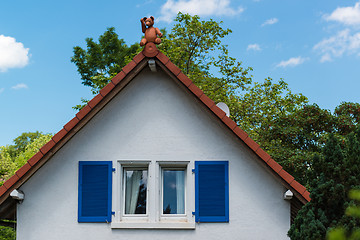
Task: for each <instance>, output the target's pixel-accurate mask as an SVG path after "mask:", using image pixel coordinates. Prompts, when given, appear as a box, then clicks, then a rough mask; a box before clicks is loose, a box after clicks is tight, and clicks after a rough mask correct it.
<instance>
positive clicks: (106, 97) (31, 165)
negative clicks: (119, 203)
mask: <svg viewBox="0 0 360 240" xmlns="http://www.w3.org/2000/svg"><path fill="white" fill-rule="evenodd" d="M152 54H153V53H152ZM146 55H147V53H146V52H142V53H140V54H139V55H137V56H136V57H135V58H134V59H133V61H131V62H130V63H129V64H128V65H127V66H125V67H124V69H123V70H122V71H121V72H120V73H119V74H118V75H117V76H116V77H114V78H113V79H112V81H111V82H110V83H109V84H108V85H107V86H106V87H104V89H102V90H101V91H100V93H99V94H98V95H97V96H95V97H94V98H93V99H92V100H91V101H90V102H89V103H88V105H87V106H86V107H85V108H83V109H82V110H81V111H80V112H79V113H78V114H76V116H75V117H74V118H73V119H72V120H70V121H69V122H68V123H67V124H66V125H65V126H64V128H63V129H62V130H60V131H59V132H58V133H57V134H56V135H55V136H54V137H53V138H52V140H51V141H50V142H49V143H47V144H46V145H45V146H44V147H43V148H41V149H40V151H39V152H38V153H37V154H36V155H34V157H32V158H31V159H29V161H28V163H27V164H25V165H24V166H23V167H22V168H21V169H19V170H18V171H17V172H16V174H15V175H14V176H13V177H11V178H10V179H9V180H8V181H6V182H5V184H4V185H3V186H2V187H1V188H0V203H3V202H4V201H5V200H6V199H8V198H9V193H10V192H11V191H12V190H13V189H16V188H18V187H20V186H21V185H22V184H23V183H24V182H26V181H27V180H28V179H29V178H30V177H31V176H32V175H33V174H34V173H35V172H36V171H37V170H38V169H40V167H41V166H43V164H45V163H46V162H47V161H48V160H49V159H50V158H51V157H52V156H53V155H54V154H55V153H56V152H57V151H59V150H60V149H61V148H62V147H63V146H65V145H66V144H67V143H68V141H69V140H70V139H71V138H73V137H74V136H76V135H78V136H77V137H81V132H82V131H80V132H79V130H80V129H82V128H84V129H85V128H89V127H90V126H91V124H92V122H96V121H98V120H97V119H98V118H99V117H97V116H98V115H97V114H98V112H99V111H100V110H102V109H103V111H104V113H101V114H105V112H106V111H108V110H106V109H110V108H104V107H105V106H106V105H108V104H109V105H111V104H114V103H115V101H113V99H116V98H117V97H119V98H122V97H123V96H124V97H126V95H127V94H126V93H127V92H129V91H130V89H131V87H132V84H131V83H132V80H133V79H135V77H140V78H141V74H142V73H146V72H147V74H148V75H149V76H150V75H151V72H149V70H146V69H144V68H145V67H146V66H147V60H148V59H149V58H148V57H146ZM153 55H154V54H153ZM154 57H155V60H156V63H157V65H158V66H159V67H160V68H161V69H162V71H163V72H161V73H158V74H159V75H162V76H163V77H165V78H169V77H170V78H172V79H173V80H174V81H172V84H173V85H172V86H167V87H165V86H160V87H163V89H162V90H161V91H163V93H164V94H165V95H164V96H163V97H159V96H150V95H147V94H150V93H151V91H146V90H147V89H146V88H145V87H144V86H148V87H149V89H150V88H155V87H156V85H154V83H153V84H151V85H146V84H148V83H149V82H146V81H145V82H144V84H143V85H139V86H137V87H136V86H135V82H136V81H134V86H135V88H136V91H135V92H134V93H133V94H135V95H136V94H138V95H136V96H137V98H133V100H132V103H131V104H133V105H131V104H129V105H126V106H125V105H124V106H122V107H123V108H122V110H121V109H120V110H119V112H121V113H122V114H125V115H127V116H128V117H130V118H131V117H134V119H136V121H134V122H133V124H134V126H132V128H131V127H129V128H126V129H127V130H128V131H129V132H128V133H127V134H128V135H127V136H128V138H129V139H130V140H131V138H132V137H134V136H136V134H139V133H141V134H145V135H146V134H147V132H146V130H144V127H145V126H146V124H154V125H153V126H152V127H158V128H159V131H160V130H161V129H165V126H166V127H167V128H166V130H164V131H163V132H162V133H161V134H164V135H166V134H168V133H169V131H168V128H172V129H173V130H174V131H176V130H179V129H180V128H179V127H176V126H174V125H173V124H171V122H169V121H171V120H172V119H171V116H173V115H171V114H170V113H171V111H178V112H182V113H183V114H182V115H181V116H180V117H179V118H177V119H176V120H182V117H184V119H183V120H185V119H186V116H187V115H192V114H191V113H192V112H194V111H195V109H192V107H193V106H196V108H199V107H200V109H202V110H201V111H202V112H206V113H207V114H205V115H204V116H206V118H211V119H216V121H211V122H212V123H211V124H217V125H219V126H220V125H221V128H218V129H223V130H224V129H225V131H227V133H226V134H228V135H231V136H232V137H233V138H237V139H238V140H239V141H241V142H243V143H244V147H246V148H247V149H249V150H250V151H251V152H252V154H254V155H256V156H257V159H258V163H257V164H261V165H262V166H263V167H265V169H268V171H269V172H270V173H271V174H272V175H273V176H274V177H275V179H277V181H279V182H280V183H281V184H282V185H283V186H284V187H286V188H288V189H291V190H292V191H293V192H294V194H295V196H296V197H297V198H298V199H299V200H300V201H302V202H303V203H305V202H307V201H309V200H310V198H309V192H307V191H306V189H305V188H304V187H303V186H302V185H301V184H299V183H298V182H297V181H295V180H294V178H293V177H292V176H291V175H289V174H288V173H287V172H286V171H284V170H283V169H282V167H281V166H280V165H278V164H277V163H276V162H275V161H274V160H273V159H271V157H270V156H269V155H268V154H267V153H266V152H264V151H263V150H262V149H261V148H260V147H259V145H258V144H256V143H255V142H254V141H253V140H252V139H251V138H249V137H248V135H247V134H246V133H245V132H244V131H242V130H241V129H240V128H238V127H237V126H236V123H235V122H233V121H232V120H231V119H230V118H228V117H226V116H225V113H224V112H223V111H222V110H220V109H219V108H218V107H217V106H216V105H215V103H214V102H213V101H212V100H211V99H209V98H208V97H207V96H206V95H205V94H203V92H202V91H201V90H200V89H199V88H197V87H196V86H195V85H194V84H193V83H192V82H191V80H190V79H188V78H187V77H186V76H185V75H184V74H183V73H181V71H180V70H179V69H178V68H177V67H176V66H175V65H174V64H172V63H171V62H170V61H169V59H168V58H167V57H166V56H165V55H164V54H162V53H161V52H156V54H155V55H154ZM140 72H141V73H140ZM139 73H140V74H139ZM138 75H139V76H138ZM128 83H130V84H129V85H128ZM127 85H128V86H127ZM174 86H177V87H180V88H183V90H185V91H179V93H180V92H182V93H180V94H187V95H186V96H188V97H183V99H187V100H186V101H188V102H189V103H190V104H189V105H190V107H187V108H186V110H185V109H184V110H183V109H181V107H180V106H177V105H176V104H177V101H176V97H175V96H174V95H173V94H177V93H176V92H171V91H169V89H170V90H171V89H173V88H174ZM141 87H144V88H143V90H141V91H140V90H139V89H140V88H141ZM138 88H139V89H138ZM127 89H129V90H127ZM158 90H159V89H158ZM120 92H121V93H122V94H120V95H118V94H119V93H120ZM140 92H142V94H140ZM169 93H171V94H170V95H169ZM166 94H168V95H166ZM128 95H131V94H128ZM144 96H148V98H149V99H151V100H152V101H153V102H150V101H149V102H147V101H145V99H146V98H144ZM165 96H166V97H165ZM149 99H148V100H149ZM167 99H172V100H174V101H172V102H173V104H175V105H174V106H172V107H169V106H166V104H165V103H166V101H168V100H167ZM194 100H195V102H197V103H196V104H191V103H192V102H194ZM142 101H143V103H144V104H146V103H151V104H149V105H148V107H147V108H144V109H143V111H138V112H132V110H135V109H136V108H135V107H134V108H131V107H132V106H135V105H136V106H138V105H137V104H139V103H140V102H142ZM154 103H159V105H156V104H154ZM164 104H165V105H164ZM155 107H158V108H160V107H162V108H164V111H162V112H161V115H159V116H157V117H158V119H154V120H156V121H154V122H150V121H147V120H149V119H146V116H147V115H146V111H149V110H151V109H153V108H155ZM125 109H126V110H127V111H123V110H125ZM197 110H198V109H197ZM197 110H196V111H195V112H198V111H197ZM119 112H112V113H111V115H109V116H110V117H109V119H107V120H111V118H112V117H113V116H114V115H116V116H120V115H119ZM192 116H197V115H192ZM204 116H203V117H204ZM154 118H156V117H154ZM120 119H121V118H120ZM139 119H140V120H139ZM105 120H106V118H105ZM108 124H110V126H111V124H114V123H113V122H111V121H108ZM124 124H125V123H124ZM177 124H179V126H180V125H181V121H177ZM184 125H185V129H191V127H193V126H196V127H194V128H196V130H198V131H200V132H202V133H207V132H208V129H206V128H205V127H204V126H205V125H202V124H201V121H199V122H198V121H197V120H194V121H193V122H191V123H187V124H185V123H184ZM147 126H149V125H147ZM110 129H111V128H110ZM101 130H103V131H107V130H105V129H103V128H102V127H101V126H99V129H98V130H97V131H99V133H101ZM108 131H109V130H108ZM179 134H183V132H180V131H179ZM98 136H100V135H97V136H94V139H92V140H91V138H88V137H84V140H85V142H91V141H94V142H95V143H96V141H98V142H99V140H97V139H98ZM160 136H162V135H160ZM160 136H159V139H161V138H160ZM180 138H181V137H180ZM196 138H197V136H194V137H192V138H190V139H186V138H184V139H186V141H185V143H186V142H187V143H189V142H191V141H194V142H196V141H199V139H196ZM171 140H172V141H174V143H175V144H174V146H177V147H178V148H179V149H180V150H182V151H184V152H186V149H187V148H186V147H187V146H183V147H181V144H178V143H177V141H178V140H176V138H172V139H171ZM118 141H119V140H118ZM170 142H171V141H170ZM121 143H123V144H124V146H129V141H125V140H123V141H121ZM164 144H165V146H166V144H169V142H166V143H164ZM185 145H186V144H185ZM189 145H190V144H189ZM108 146H109V147H111V146H119V142H116V141H114V142H109V145H108ZM154 146H156V147H158V148H160V147H159V146H161V144H156V145H155V144H154ZM129 147H130V148H131V146H129ZM190 147H191V146H190ZM160 150H162V151H166V147H164V146H162V149H160ZM104 152H106V150H105V149H104ZM100 153H101V152H100ZM100 153H99V154H100ZM205 154H206V153H205ZM208 154H210V153H209V152H208ZM0 212H1V209H0Z"/></svg>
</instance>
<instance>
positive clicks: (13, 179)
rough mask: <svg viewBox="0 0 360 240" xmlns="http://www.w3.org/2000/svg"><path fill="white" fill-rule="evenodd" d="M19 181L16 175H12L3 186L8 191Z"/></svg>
mask: <svg viewBox="0 0 360 240" xmlns="http://www.w3.org/2000/svg"><path fill="white" fill-rule="evenodd" d="M18 180H19V177H18V175H16V174H14V175H13V176H12V177H11V178H9V179H8V180H7V181H6V182H5V183H4V186H5V187H6V188H7V189H9V188H11V186H12V185H14V184H15V183H16V182H17V181H18Z"/></svg>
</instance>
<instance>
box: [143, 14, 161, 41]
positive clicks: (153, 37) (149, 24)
mask: <svg viewBox="0 0 360 240" xmlns="http://www.w3.org/2000/svg"><path fill="white" fill-rule="evenodd" d="M140 22H141V28H142V32H143V33H145V38H143V39H141V41H140V46H144V45H145V44H146V43H149V42H153V43H155V44H160V43H161V39H160V38H161V37H162V33H161V32H160V30H159V29H158V28H155V27H153V25H154V17H153V16H151V17H149V18H147V17H144V18H142V19H140ZM157 36H159V37H157Z"/></svg>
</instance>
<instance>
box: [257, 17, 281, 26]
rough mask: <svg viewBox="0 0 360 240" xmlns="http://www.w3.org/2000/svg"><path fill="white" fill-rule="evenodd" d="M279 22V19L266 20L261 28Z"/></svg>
mask: <svg viewBox="0 0 360 240" xmlns="http://www.w3.org/2000/svg"><path fill="white" fill-rule="evenodd" d="M278 21H279V19H277V18H270V19H268V20H266V21H265V22H264V23H263V24H261V26H262V27H263V26H266V25H273V24H275V23H277V22H278Z"/></svg>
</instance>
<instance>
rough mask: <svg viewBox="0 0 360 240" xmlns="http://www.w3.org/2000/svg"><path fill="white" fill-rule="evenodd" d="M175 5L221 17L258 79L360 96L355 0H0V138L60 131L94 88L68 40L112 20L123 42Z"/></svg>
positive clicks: (327, 94)
mask: <svg viewBox="0 0 360 240" xmlns="http://www.w3.org/2000/svg"><path fill="white" fill-rule="evenodd" d="M178 11H182V12H188V13H190V14H198V15H200V16H201V17H202V18H203V19H209V18H213V19H214V20H216V21H223V27H225V28H230V29H232V31H233V33H232V34H231V35H230V36H228V37H226V39H224V41H223V42H224V43H226V44H228V45H229V50H230V55H231V56H233V57H236V58H237V59H238V60H241V61H242V62H243V64H244V66H251V67H253V68H254V71H253V75H254V80H255V81H263V79H264V78H265V77H268V76H270V77H272V78H273V79H275V80H278V79H280V78H283V79H284V80H285V81H286V82H287V83H288V84H289V87H290V89H291V90H292V91H293V92H295V93H302V94H304V95H305V96H307V97H308V98H309V100H310V102H311V103H317V104H318V105H319V106H320V107H322V108H326V109H329V110H331V111H333V110H334V108H335V107H336V106H337V105H339V104H340V102H342V101H352V102H360V95H359V94H358V89H359V86H360V81H359V76H360V67H359V63H360V2H358V1H353V0H348V1H340V0H327V1H325V0H318V1H301V0H287V1H284V0H273V1H266V0H242V1H235V0H144V1H119V0H117V1H115V0H102V1H91V0H86V1H85V0H71V1H70V0H62V1H45V0H33V1H25V0H17V1H12V0H1V2H0V107H1V108H0V109H1V112H0V146H2V145H6V144H12V140H13V139H14V138H15V137H17V136H19V135H20V134H21V133H22V132H29V131H36V130H38V131H42V132H44V133H56V132H57V131H59V130H60V129H61V128H62V127H63V125H64V124H65V123H67V122H68V121H69V120H70V119H71V118H73V116H74V115H75V114H76V112H75V110H73V109H72V107H73V106H74V105H76V104H79V103H80V98H81V97H84V98H91V93H90V89H89V88H87V87H85V86H83V85H82V84H81V79H80V76H79V74H78V73H77V70H76V67H75V65H74V64H73V63H71V62H70V58H71V56H72V54H73V52H72V51H73V47H74V46H77V45H79V46H82V47H84V46H85V38H86V37H93V38H95V39H97V38H98V36H99V35H101V34H102V33H104V32H105V30H106V28H107V27H111V26H114V27H115V28H116V31H117V33H118V34H119V36H120V37H121V38H123V39H125V41H126V43H127V44H132V43H134V42H138V41H139V40H140V39H141V36H142V33H141V26H140V21H139V20H140V18H142V17H144V16H151V15H152V16H154V17H155V26H156V27H159V28H164V27H165V28H167V29H168V30H170V28H171V26H172V24H173V22H172V21H171V20H172V19H173V17H174V16H175V15H176V13H177V12H178Z"/></svg>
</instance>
